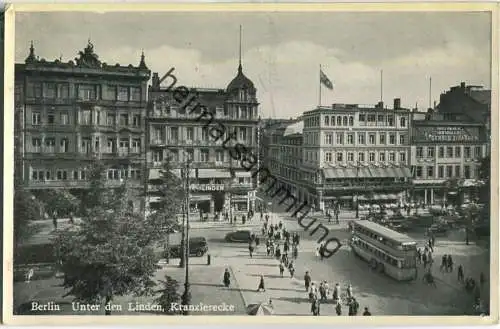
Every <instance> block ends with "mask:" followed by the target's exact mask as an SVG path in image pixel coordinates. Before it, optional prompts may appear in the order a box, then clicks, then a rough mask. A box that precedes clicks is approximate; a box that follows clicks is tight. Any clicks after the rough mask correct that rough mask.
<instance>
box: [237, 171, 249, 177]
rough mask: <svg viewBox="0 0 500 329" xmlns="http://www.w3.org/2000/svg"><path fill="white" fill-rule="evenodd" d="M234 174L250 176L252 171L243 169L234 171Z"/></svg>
mask: <svg viewBox="0 0 500 329" xmlns="http://www.w3.org/2000/svg"><path fill="white" fill-rule="evenodd" d="M234 175H235V176H236V177H251V176H252V173H251V172H249V171H246V170H245V171H236V172H235V173H234Z"/></svg>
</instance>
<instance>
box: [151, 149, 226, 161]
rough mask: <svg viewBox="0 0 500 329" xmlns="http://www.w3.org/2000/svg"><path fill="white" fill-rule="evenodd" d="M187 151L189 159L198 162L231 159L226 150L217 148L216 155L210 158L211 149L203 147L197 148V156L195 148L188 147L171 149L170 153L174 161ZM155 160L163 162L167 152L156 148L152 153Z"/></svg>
mask: <svg viewBox="0 0 500 329" xmlns="http://www.w3.org/2000/svg"><path fill="white" fill-rule="evenodd" d="M183 152H185V154H186V157H187V159H190V160H191V161H196V162H210V161H215V162H225V161H226V160H229V159H230V157H229V156H227V155H226V153H227V152H226V151H224V150H216V151H215V157H214V158H212V159H211V158H210V154H211V153H210V150H209V149H201V150H196V155H197V157H195V150H194V149H187V150H185V151H184V150H182V151H179V150H175V149H169V150H168V153H169V156H170V158H171V160H172V161H174V162H178V161H181V155H182V154H183ZM152 158H153V162H163V161H164V160H166V159H167V157H166V156H165V153H164V152H163V150H155V151H153V154H152Z"/></svg>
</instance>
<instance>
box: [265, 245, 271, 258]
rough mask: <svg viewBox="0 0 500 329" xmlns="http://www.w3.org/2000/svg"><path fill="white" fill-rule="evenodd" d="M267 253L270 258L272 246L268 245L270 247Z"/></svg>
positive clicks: (267, 247) (267, 248)
mask: <svg viewBox="0 0 500 329" xmlns="http://www.w3.org/2000/svg"><path fill="white" fill-rule="evenodd" d="M266 252H267V255H268V256H270V255H271V245H270V244H268V245H267V246H266Z"/></svg>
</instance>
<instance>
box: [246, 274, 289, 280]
mask: <svg viewBox="0 0 500 329" xmlns="http://www.w3.org/2000/svg"><path fill="white" fill-rule="evenodd" d="M247 276H254V277H259V278H260V274H247ZM264 278H280V279H281V278H282V276H281V275H278V274H267V275H264Z"/></svg>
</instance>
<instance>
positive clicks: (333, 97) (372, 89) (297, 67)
mask: <svg viewBox="0 0 500 329" xmlns="http://www.w3.org/2000/svg"><path fill="white" fill-rule="evenodd" d="M240 24H241V25H242V26H243V42H242V48H243V49H242V57H243V72H244V73H245V74H246V76H247V77H248V78H250V79H251V80H252V81H253V82H254V83H255V86H256V88H257V96H258V98H259V101H260V103H261V107H260V111H261V115H262V116H263V117H291V116H293V117H295V116H297V115H299V114H300V113H302V112H303V111H306V110H311V109H312V108H314V107H315V106H317V105H318V89H319V65H320V64H321V65H323V71H324V72H325V74H326V75H327V76H328V77H329V78H330V79H331V80H332V81H333V83H334V85H335V88H334V90H333V91H329V90H327V89H326V88H323V89H322V90H323V91H322V104H323V105H327V104H328V105H329V104H332V103H359V104H375V103H377V102H378V101H379V99H380V89H381V88H380V85H381V83H380V80H381V79H380V71H381V70H383V99H384V101H385V103H386V104H389V105H390V106H392V100H393V98H397V97H399V98H401V100H402V105H403V106H405V107H414V106H415V104H416V103H418V106H419V108H421V109H424V108H426V107H427V106H428V104H429V78H430V77H432V99H433V101H434V100H436V101H439V94H440V93H441V92H443V91H445V90H448V89H449V87H451V86H454V85H458V84H460V82H461V81H465V82H467V84H475V85H484V86H485V87H487V88H490V63H491V61H490V57H491V48H490V47H491V46H490V45H491V42H490V39H491V31H490V29H491V19H490V15H489V13H479V12H477V13H458V12H456V13H397V12H393V13H361V12H359V13H339V12H337V13H335V12H325V13H271V12H270V13H248V14H247V13H235V12H225V13H213V12H212V13H167V12H165V13H132V12H120V13H106V14H103V13H89V12H87V13H85V12H54V13H17V14H16V61H17V62H23V61H24V59H25V58H26V56H27V54H28V49H29V42H30V40H33V41H34V44H35V48H36V54H37V55H38V56H40V58H45V59H47V60H54V59H56V58H59V57H60V56H62V58H63V61H68V60H73V59H74V57H76V55H77V53H78V51H79V50H82V49H83V48H84V47H85V46H86V44H87V40H88V38H89V37H90V38H91V40H92V43H93V44H94V48H95V51H96V53H97V54H98V55H99V58H100V59H101V60H102V61H103V62H106V63H108V64H115V63H120V64H122V65H124V64H127V65H128V64H134V65H137V64H138V63H139V59H140V54H141V49H144V52H145V55H146V64H147V65H148V66H149V68H150V69H151V70H152V71H153V72H159V73H160V75H162V74H163V73H164V72H166V71H168V70H169V69H170V68H171V67H175V74H176V76H177V78H178V79H179V82H178V83H179V84H182V85H189V86H196V87H211V88H225V87H226V86H227V84H228V83H229V82H230V81H231V79H232V78H233V77H234V76H235V75H236V72H237V67H238V49H239V41H238V40H239V25H240Z"/></svg>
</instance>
